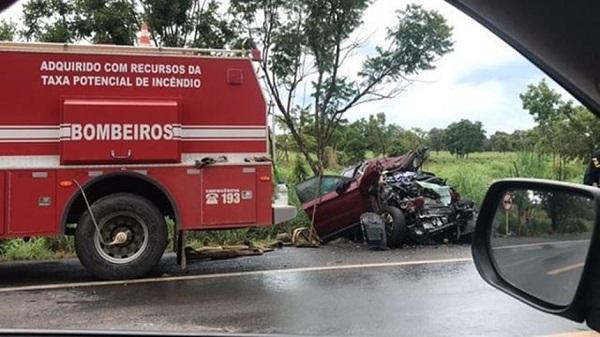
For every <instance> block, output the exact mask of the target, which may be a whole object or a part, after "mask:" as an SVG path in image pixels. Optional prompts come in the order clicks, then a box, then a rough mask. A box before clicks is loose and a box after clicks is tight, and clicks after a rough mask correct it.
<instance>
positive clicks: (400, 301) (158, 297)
mask: <svg viewBox="0 0 600 337" xmlns="http://www.w3.org/2000/svg"><path fill="white" fill-rule="evenodd" d="M469 257H470V250H469V248H468V247H466V246H449V247H446V246H442V247H439V248H435V247H419V248H407V249H402V250H393V251H386V252H371V251H368V250H366V249H365V248H364V247H362V246H357V245H354V244H333V245H328V246H324V247H321V248H319V249H297V248H285V249H282V250H277V251H275V252H272V253H268V254H266V255H263V256H255V257H244V258H239V259H235V260H226V261H205V262H199V263H196V264H192V265H191V266H190V269H189V270H188V272H187V273H183V272H181V271H179V270H178V269H177V267H176V265H175V264H174V261H173V257H172V256H167V257H166V258H165V259H164V261H163V262H162V263H161V265H160V266H159V268H157V270H156V271H155V272H154V275H155V276H160V275H164V274H167V275H169V277H171V279H166V281H160V280H156V279H149V280H147V281H149V282H146V283H136V284H131V283H129V284H116V285H99V284H95V283H91V284H86V283H84V284H82V285H81V286H78V287H69V286H65V287H62V286H61V288H59V289H43V288H38V289H37V290H28V291H17V290H11V289H14V288H12V287H15V286H23V285H29V286H38V285H39V286H42V287H43V285H44V284H48V283H59V284H63V283H71V284H73V283H72V282H85V281H88V280H90V277H89V275H87V274H86V273H85V271H84V270H83V269H82V268H81V267H80V266H79V265H78V263H77V262H76V261H71V260H67V261H59V262H43V263H33V262H28V263H16V264H15V263H3V264H0V275H2V277H1V280H0V291H2V294H1V296H2V301H1V302H0V323H1V327H3V328H32V327H33V328H51V329H61V328H63V329H64V328H78V329H81V328H86V329H126V330H129V329H133V330H139V329H144V330H185V331H219V332H223V331H224V332H227V331H231V332H258V333H289V334H302V335H305V334H306V335H336V336H364V335H372V336H455V335H462V336H537V335H548V334H556V333H564V332H574V331H581V330H587V329H586V327H585V326H584V325H581V324H576V323H572V322H569V321H566V320H563V319H561V318H558V317H553V316H549V315H546V314H542V313H540V312H538V311H536V310H534V309H532V308H529V307H527V306H526V305H524V304H521V303H520V302H518V301H516V300H514V299H512V298H511V297H509V296H507V295H504V294H502V293H500V292H498V291H496V290H494V289H492V288H491V287H490V286H488V285H486V284H485V283H484V282H483V281H482V280H481V279H480V278H479V276H478V275H477V272H476V270H475V268H474V266H473V264H472V262H471V261H470V260H469V259H468V258H469ZM211 275H212V276H211ZM179 276H182V277H184V278H186V279H181V278H180V279H177V277H179Z"/></svg>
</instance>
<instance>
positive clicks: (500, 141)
mask: <svg viewBox="0 0 600 337" xmlns="http://www.w3.org/2000/svg"><path fill="white" fill-rule="evenodd" d="M512 148H513V144H512V139H511V136H510V135H509V134H508V133H506V132H502V131H496V132H495V133H494V134H493V135H491V136H490V150H492V151H498V152H507V151H512Z"/></svg>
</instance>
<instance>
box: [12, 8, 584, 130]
mask: <svg viewBox="0 0 600 337" xmlns="http://www.w3.org/2000/svg"><path fill="white" fill-rule="evenodd" d="M23 3H24V1H20V2H19V3H17V4H16V5H14V6H12V7H11V8H9V9H8V10H7V11H5V12H4V13H2V14H0V19H9V20H10V19H12V20H14V21H17V22H18V21H19V17H20V15H21V6H22V4H23ZM408 3H417V4H420V5H422V6H423V7H425V8H427V9H433V10H436V11H438V12H440V13H441V14H442V15H443V16H444V17H445V18H446V20H447V21H448V23H449V24H450V25H451V26H452V27H453V40H454V51H453V52H451V53H449V54H446V55H445V56H443V57H442V58H441V59H440V60H438V61H437V62H436V68H435V69H433V70H428V71H426V72H423V73H421V74H419V75H417V76H413V78H414V79H416V80H418V81H416V82H415V83H413V84H412V85H411V86H410V87H409V88H408V89H407V90H406V91H404V92H402V93H400V94H399V95H398V96H397V97H395V98H393V99H388V100H383V101H378V102H372V103H367V104H364V105H360V106H357V107H356V108H354V109H352V110H350V111H349V112H348V113H347V115H346V117H347V118H348V119H349V120H351V121H352V120H356V119H359V118H362V117H367V116H369V115H370V114H375V113H379V112H383V113H385V114H386V119H387V120H388V122H392V123H395V124H398V125H400V126H402V127H404V128H415V127H416V128H421V129H424V130H429V129H431V128H433V127H446V126H447V125H448V124H450V123H452V122H455V121H458V120H460V119H463V118H466V119H470V120H472V121H481V122H482V123H483V125H484V128H485V130H487V134H488V135H490V134H492V133H494V132H495V131H506V132H512V131H513V130H517V129H527V128H531V127H533V126H534V122H533V119H532V118H531V116H530V115H529V114H528V113H527V112H526V111H524V110H523V109H522V108H521V101H520V100H519V93H521V92H523V91H524V90H525V89H526V87H527V85H528V84H531V83H537V82H539V81H540V80H541V79H542V78H545V77H546V76H545V75H544V74H543V73H542V72H541V71H540V70H539V69H537V67H536V66H534V65H533V64H531V63H530V62H529V61H528V60H527V59H525V58H524V57H523V56H522V55H520V54H519V53H518V52H517V51H515V50H513V49H512V47H510V46H508V45H507V44H506V43H504V42H503V41H502V40H501V39H500V38H498V37H496V36H495V35H494V34H493V33H491V32H489V31H488V30H487V29H486V28H484V27H483V26H481V25H480V24H479V23H477V22H475V21H474V20H472V19H471V18H470V17H468V16H466V15H465V14H463V13H462V12H460V11H459V10H457V9H455V8H454V7H452V6H451V5H449V4H447V3H446V2H444V1H441V0H413V1H407V0H376V1H375V2H374V3H373V4H372V5H371V6H370V7H369V8H368V9H367V11H366V12H365V15H364V17H363V21H364V24H363V25H362V26H361V28H360V29H359V30H357V31H356V32H355V34H354V36H352V39H356V38H359V39H364V38H367V41H368V42H367V44H366V45H365V46H364V48H362V49H361V50H359V51H358V52H357V54H356V55H354V57H353V58H352V59H350V60H349V62H348V64H346V65H345V70H346V72H348V73H349V74H350V73H354V72H355V70H356V69H360V65H361V63H362V61H363V60H364V58H365V57H366V55H368V53H369V52H370V51H372V50H373V48H374V47H375V46H377V45H383V42H384V41H385V35H386V27H387V26H391V25H393V24H394V22H395V19H396V14H395V12H396V10H398V9H402V8H404V7H405V6H406V5H407V4H408ZM549 83H550V84H551V85H552V86H553V87H554V88H555V89H557V90H559V91H560V92H561V93H562V94H563V95H564V97H565V98H566V99H573V98H572V97H571V96H570V95H568V94H567V93H566V92H565V91H564V90H562V88H560V87H559V86H558V85H557V84H555V83H554V82H553V81H551V80H549Z"/></svg>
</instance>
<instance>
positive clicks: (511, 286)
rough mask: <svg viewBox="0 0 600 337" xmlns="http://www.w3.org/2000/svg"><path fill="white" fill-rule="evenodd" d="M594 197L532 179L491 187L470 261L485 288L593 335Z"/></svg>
mask: <svg viewBox="0 0 600 337" xmlns="http://www.w3.org/2000/svg"><path fill="white" fill-rule="evenodd" d="M599 221H600V189H599V188H595V187H590V186H585V185H578V184H571V183H563V182H556V181H548V180H537V179H507V180H500V181H497V182H495V183H494V184H492V186H491V187H490V188H489V190H488V192H487V194H486V196H485V199H484V201H483V204H482V207H481V211H480V213H479V218H478V220H477V226H476V229H475V236H474V239H473V246H472V250H473V257H474V259H475V265H476V267H477V270H478V271H479V274H480V275H481V276H482V277H483V279H484V280H485V281H487V282H488V283H489V284H491V285H492V286H494V287H496V288H498V289H500V290H501V291H503V292H505V293H507V294H509V295H511V296H513V297H515V298H517V299H519V300H521V301H523V302H525V303H526V304H528V305H530V306H533V307H535V308H537V309H539V310H542V311H544V312H547V313H551V314H555V315H559V316H562V317H565V318H568V319H571V320H574V321H578V322H583V321H584V320H585V321H587V324H588V325H589V326H590V327H591V328H592V329H595V330H599V329H600V263H596V261H600V231H598V230H596V228H597V227H598V224H599Z"/></svg>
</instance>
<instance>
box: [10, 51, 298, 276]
mask: <svg viewBox="0 0 600 337" xmlns="http://www.w3.org/2000/svg"><path fill="white" fill-rule="evenodd" d="M251 54H252V53H249V52H247V51H224V50H200V49H180V48H146V47H126V46H98V45H95V46H77V45H67V44H29V43H28V44H23V43H0V74H1V80H2V82H1V83H0V88H1V89H0V90H1V91H0V92H1V95H2V99H1V100H0V238H14V237H31V236H54V235H74V236H75V248H76V251H77V255H78V257H79V259H80V261H81V262H82V264H83V265H84V266H85V267H86V268H87V269H88V270H89V271H90V272H91V273H92V274H93V275H95V276H97V277H99V278H104V279H118V278H132V277H138V276H141V275H143V274H145V273H147V272H148V271H149V270H150V269H151V268H152V267H153V266H154V265H155V264H156V263H157V262H158V261H159V259H160V258H161V256H162V254H163V252H164V250H165V247H166V245H167V241H168V238H167V236H168V234H167V233H168V231H167V222H166V220H165V218H170V219H172V220H173V222H174V223H175V228H174V229H175V231H174V232H175V233H176V236H177V237H178V239H177V240H175V241H176V242H177V244H176V247H177V248H176V251H177V254H178V259H179V261H181V262H182V263H183V264H185V253H184V248H185V247H184V246H185V239H184V238H185V233H186V231H190V230H215V229H233V228H242V227H249V226H270V225H272V224H274V223H278V222H283V221H286V220H289V219H291V218H293V217H294V216H295V208H294V207H291V206H288V205H277V204H273V178H272V163H271V162H270V160H269V159H268V152H269V151H268V143H269V142H268V123H267V114H266V104H265V99H264V97H263V95H262V91H261V87H260V85H259V82H258V80H257V77H256V74H255V69H254V67H253V64H252V57H251Z"/></svg>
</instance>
